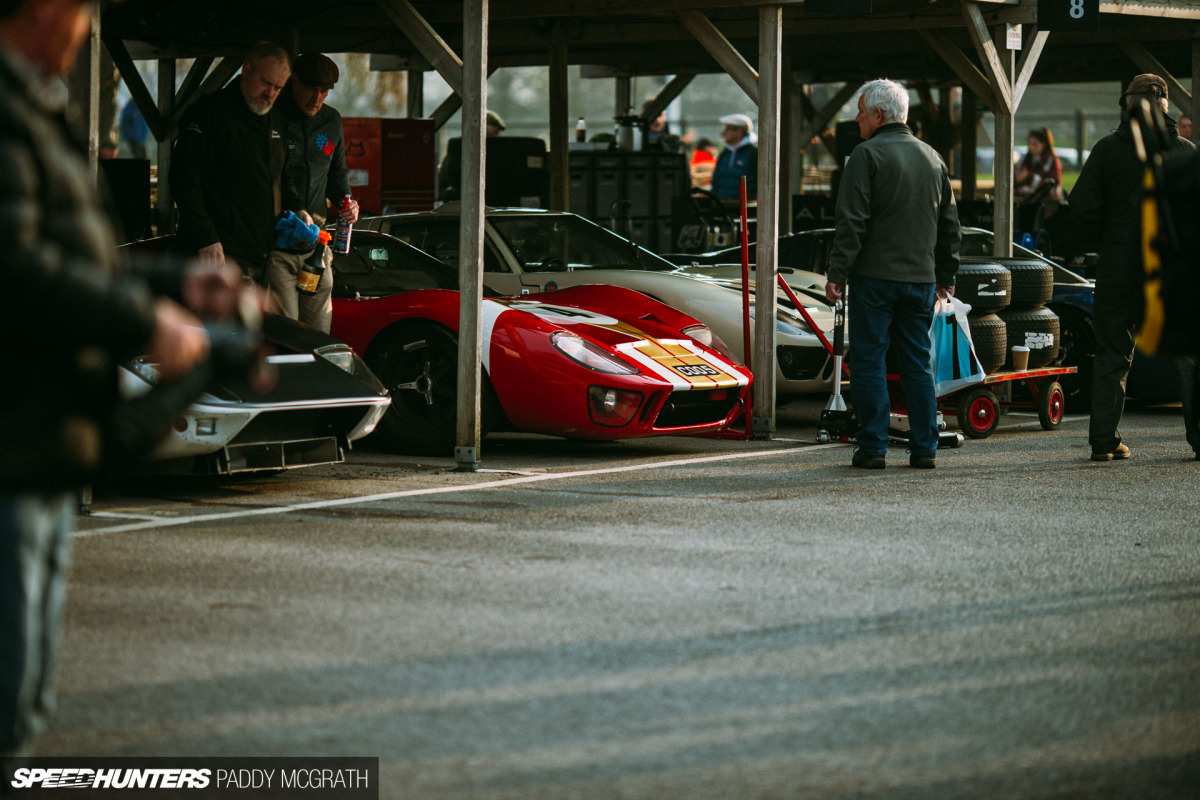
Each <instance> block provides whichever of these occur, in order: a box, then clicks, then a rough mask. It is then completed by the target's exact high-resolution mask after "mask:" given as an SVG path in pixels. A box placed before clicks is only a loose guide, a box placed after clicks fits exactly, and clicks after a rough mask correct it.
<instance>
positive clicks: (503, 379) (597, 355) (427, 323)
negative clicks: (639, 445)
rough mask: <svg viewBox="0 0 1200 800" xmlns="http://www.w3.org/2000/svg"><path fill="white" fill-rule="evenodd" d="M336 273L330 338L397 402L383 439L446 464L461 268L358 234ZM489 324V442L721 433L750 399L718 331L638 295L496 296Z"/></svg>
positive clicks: (485, 311) (490, 300) (582, 289)
mask: <svg viewBox="0 0 1200 800" xmlns="http://www.w3.org/2000/svg"><path fill="white" fill-rule="evenodd" d="M333 270H334V289H333V330H332V331H331V332H332V333H333V335H334V336H336V337H337V338H338V339H341V340H342V341H344V342H346V343H347V344H349V345H350V346H351V347H352V348H354V350H356V351H357V352H358V353H360V354H362V355H363V357H364V359H365V360H366V361H367V363H368V365H369V366H370V367H371V368H372V369H373V370H374V371H375V373H376V374H377V375H378V376H379V378H380V379H381V380H382V381H383V383H384V385H386V386H387V387H388V389H389V390H390V392H391V395H392V406H391V409H390V410H389V411H388V413H387V415H386V416H385V417H384V419H383V421H382V422H381V423H380V426H379V430H380V432H381V434H382V435H383V436H384V437H385V438H386V439H387V441H388V443H389V444H390V445H391V446H392V447H393V448H395V449H396V450H399V451H401V452H407V453H414V454H437V455H448V454H449V453H450V452H451V451H452V450H453V448H454V437H455V418H456V413H457V408H456V389H457V387H456V378H457V359H458V339H457V330H458V291H457V276H456V275H455V273H454V271H453V270H451V269H450V268H448V267H447V266H446V265H445V264H443V263H442V262H441V261H440V260H438V259H437V258H434V257H432V256H429V255H427V254H425V253H423V252H421V251H420V250H417V249H416V248H414V247H411V246H409V245H407V244H405V243H404V242H401V241H399V240H398V239H394V238H392V237H391V236H386V235H384V234H377V233H373V232H367V231H356V232H355V234H354V237H353V239H352V242H351V250H350V253H349V254H347V255H341V256H336V257H335V258H334V261H333ZM485 280H486V276H485ZM489 294H490V293H489ZM482 320H483V340H484V347H483V371H484V387H483V414H482V416H483V425H484V429H485V432H486V431H488V430H503V429H509V430H518V431H528V432H532V433H545V434H551V435H555V436H565V437H569V438H575V439H596V440H610V439H631V438H638V437H646V436H662V435H672V434H674V435H679V434H702V433H713V432H717V431H720V430H723V429H724V428H725V427H727V426H728V425H729V424H730V423H731V422H732V421H733V419H734V417H735V416H737V415H738V413H739V411H740V410H741V409H742V404H743V400H744V398H745V396H746V394H747V393H748V391H749V386H750V380H751V378H750V373H749V371H748V370H746V369H745V368H744V367H742V366H740V365H738V364H737V362H736V359H735V358H734V357H733V356H732V355H731V354H730V353H729V352H728V350H727V349H726V348H725V346H724V345H723V344H721V342H720V340H718V339H716V338H715V337H714V336H713V334H712V332H711V331H709V329H708V328H706V327H705V326H704V325H702V324H700V323H699V322H697V321H696V320H695V319H694V318H693V317H689V316H688V315H686V314H683V313H681V312H679V311H676V310H675V309H673V308H671V307H669V306H666V305H663V304H662V303H660V302H658V301H656V300H653V299H651V298H649V297H647V296H646V295H644V294H640V293H638V292H634V291H631V290H629V289H622V288H620V287H616V286H578V287H574V288H570V289H564V290H561V291H556V292H553V293H552V294H549V295H546V294H537V295H526V296H523V297H493V296H489V297H487V298H485V299H484V301H483V308H482Z"/></svg>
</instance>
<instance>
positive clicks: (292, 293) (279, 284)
mask: <svg viewBox="0 0 1200 800" xmlns="http://www.w3.org/2000/svg"><path fill="white" fill-rule="evenodd" d="M337 80H338V68H337V64H335V63H333V60H332V59H330V58H328V57H327V56H324V55H322V54H320V53H305V54H304V55H302V56H300V57H299V58H297V59H296V61H295V63H294V64H292V78H291V80H290V81H288V86H287V88H286V89H284V92H283V95H282V97H280V99H279V114H280V118H281V119H282V120H283V127H284V133H285V136H286V137H287V150H288V158H287V175H288V178H289V179H290V181H291V182H292V184H293V185H294V186H295V187H296V190H297V191H298V192H300V194H301V199H302V201H303V203H304V206H305V209H306V210H307V211H308V213H309V214H310V215H311V216H312V219H313V221H314V222H315V223H316V224H317V225H321V226H324V224H325V209H326V201H328V202H329V203H332V204H333V207H334V208H335V209H338V216H339V217H340V218H341V219H344V220H346V221H347V222H350V223H354V222H357V221H358V202H357V201H355V200H354V198H352V197H351V198H350V204H349V207H348V208H346V209H342V201H343V200H344V199H345V198H347V197H350V181H349V179H348V177H347V173H346V145H345V139H344V137H343V136H342V115H341V114H339V113H338V112H337V110H336V109H334V108H333V107H331V106H328V105H325V98H326V96H327V95H328V94H329V90H330V89H332V88H333V86H334V84H336V83H337ZM306 260H318V261H319V262H320V263H321V264H322V265H323V266H324V267H325V270H324V272H323V273H322V274H321V279H320V282H319V283H318V284H317V291H316V293H315V294H311V295H309V294H298V293H297V291H296V279H297V278H298V277H299V275H300V271H301V270H302V269H303V268H304V262H305V261H306ZM332 261H333V253H332V251H331V250H330V249H329V247H328V246H324V245H323V246H320V247H318V248H316V249H315V250H313V249H311V248H310V249H307V250H305V249H299V250H295V251H287V250H278V249H277V250H273V251H271V257H270V259H269V261H268V262H267V285H268V286H270V287H271V293H272V294H273V295H274V296H275V300H276V304H277V306H278V307H279V310H280V313H281V314H283V315H284V316H287V317H289V318H290V319H298V320H300V321H301V322H303V323H305V324H306V325H310V326H312V327H313V328H316V329H317V330H319V331H324V332H325V333H329V326H330V323H331V321H332V319H333V305H332V300H331V295H332V292H333V271H332V270H330V269H329V264H330V263H331V262H332Z"/></svg>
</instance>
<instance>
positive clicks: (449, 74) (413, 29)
mask: <svg viewBox="0 0 1200 800" xmlns="http://www.w3.org/2000/svg"><path fill="white" fill-rule="evenodd" d="M375 2H376V3H377V4H378V5H379V8H380V9H381V10H382V11H383V13H385V14H387V15H388V17H389V18H390V19H391V20H392V22H394V23H396V27H397V28H399V29H400V32H401V33H403V34H404V35H405V36H407V37H408V39H409V41H411V42H412V43H413V46H414V47H416V48H417V50H418V51H419V52H420V53H421V55H423V56H424V57H425V58H426V59H427V60H428V61H429V63H430V64H431V65H432V66H433V68H434V69H435V70H437V73H438V74H439V75H441V76H442V79H443V80H444V81H446V83H448V84H450V88H451V89H453V90H454V92H455V93H456V94H459V95H461V94H462V93H463V62H462V59H461V58H459V57H458V54H457V53H455V52H454V49H453V48H451V47H450V45H448V44H446V40H445V39H443V38H442V37H441V36H439V35H438V33H437V31H435V30H434V29H433V26H432V25H430V24H429V23H428V22H426V21H425V18H424V17H422V16H421V14H420V13H419V12H418V11H417V10H416V9H415V8H413V5H412V3H410V2H409V0H375Z"/></svg>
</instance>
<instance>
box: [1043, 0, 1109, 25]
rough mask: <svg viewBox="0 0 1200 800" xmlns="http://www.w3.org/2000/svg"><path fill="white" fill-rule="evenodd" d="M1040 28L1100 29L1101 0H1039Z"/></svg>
mask: <svg viewBox="0 0 1200 800" xmlns="http://www.w3.org/2000/svg"><path fill="white" fill-rule="evenodd" d="M1037 26H1038V30H1042V31H1095V30H1099V29H1100V0H1038V19H1037Z"/></svg>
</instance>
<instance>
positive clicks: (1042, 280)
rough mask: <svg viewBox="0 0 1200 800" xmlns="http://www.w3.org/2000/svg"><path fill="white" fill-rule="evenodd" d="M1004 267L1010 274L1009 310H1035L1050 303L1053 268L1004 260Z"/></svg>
mask: <svg viewBox="0 0 1200 800" xmlns="http://www.w3.org/2000/svg"><path fill="white" fill-rule="evenodd" d="M1004 266H1005V267H1007V268H1008V271H1009V272H1010V273H1012V296H1011V300H1010V301H1009V304H1008V307H1009V308H1037V307H1038V306H1044V305H1046V304H1047V303H1049V302H1050V298H1051V297H1052V296H1053V295H1054V267H1052V266H1050V265H1049V264H1046V263H1044V262H1042V261H1032V260H1025V261H1018V260H1011V261H1009V260H1006V261H1005V262H1004Z"/></svg>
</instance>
